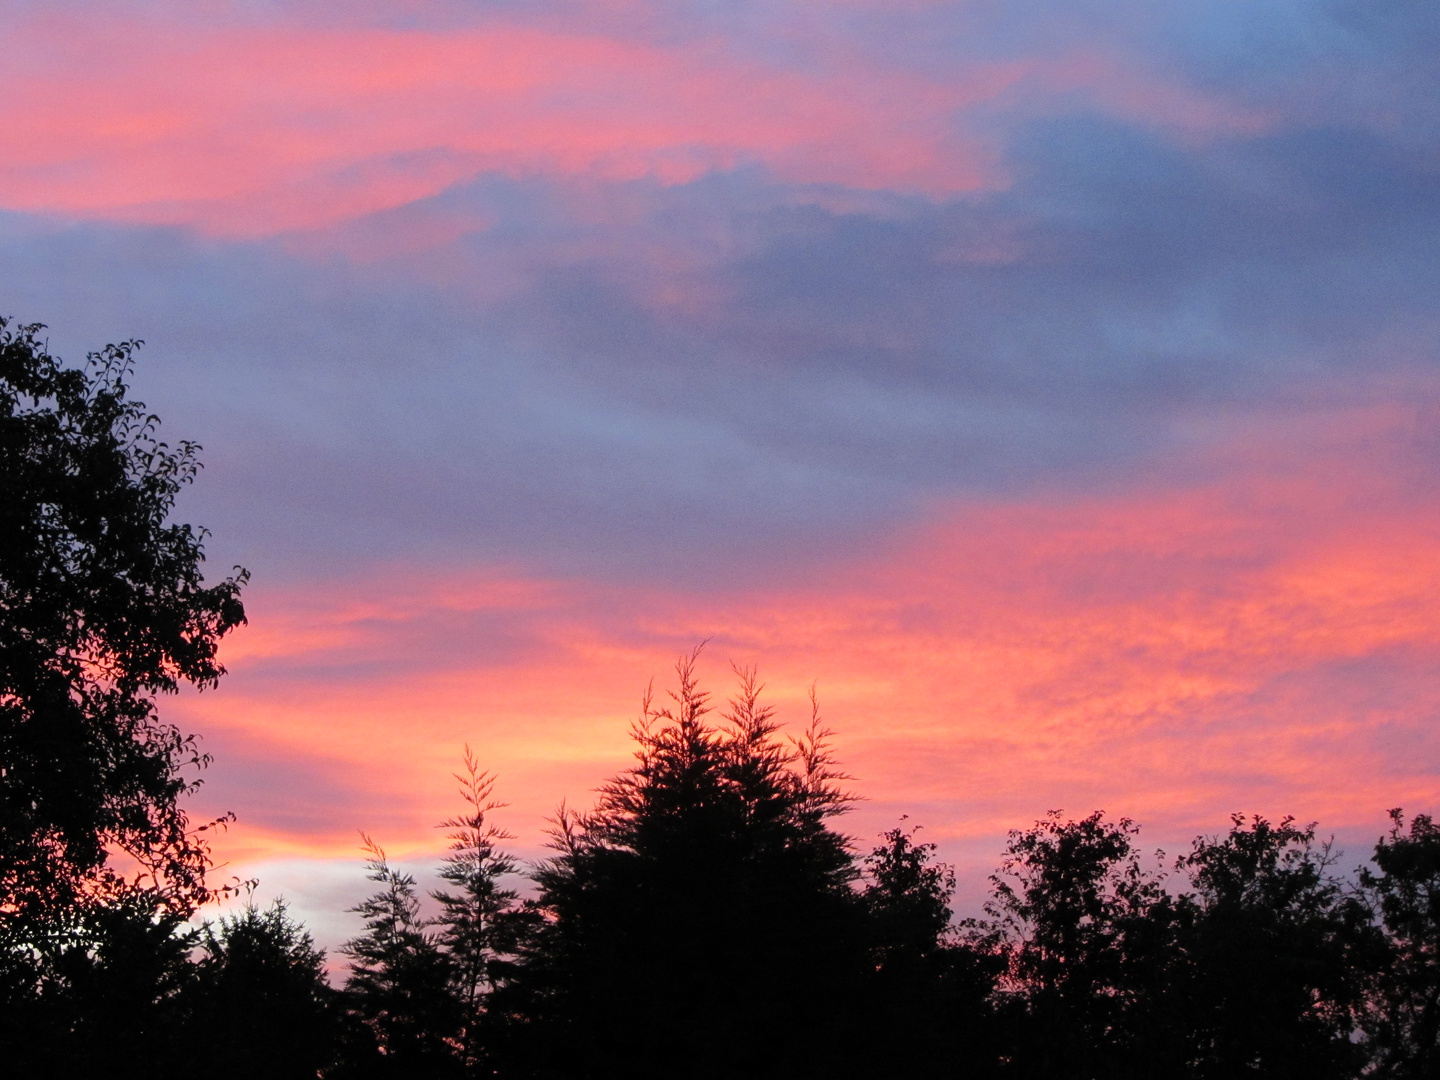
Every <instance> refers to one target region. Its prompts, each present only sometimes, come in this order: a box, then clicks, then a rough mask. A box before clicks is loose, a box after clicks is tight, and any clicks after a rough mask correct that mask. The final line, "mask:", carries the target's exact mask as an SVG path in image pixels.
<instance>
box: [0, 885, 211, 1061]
mask: <svg viewBox="0 0 1440 1080" xmlns="http://www.w3.org/2000/svg"><path fill="white" fill-rule="evenodd" d="M195 941H196V934H195V932H194V931H193V930H190V929H189V928H188V927H186V926H185V925H184V923H183V921H182V920H181V919H180V917H179V916H178V915H177V914H175V913H174V912H168V911H164V910H161V911H158V912H157V911H156V910H155V907H154V905H153V904H152V903H151V902H150V900H149V898H148V897H146V896H145V895H144V894H137V893H132V894H127V895H124V896H120V897H117V898H115V899H113V900H112V901H111V902H110V903H108V904H104V905H89V906H87V907H85V908H84V909H83V910H82V911H81V913H80V915H79V916H78V918H77V920H76V921H74V922H70V923H67V924H65V926H64V928H63V933H61V932H57V933H55V934H54V935H52V936H51V937H49V939H48V940H44V941H42V942H41V943H40V944H39V951H38V955H37V956H36V958H35V963H34V964H33V965H32V967H31V968H30V969H29V970H30V981H29V985H28V987H27V988H26V991H27V992H25V993H23V994H16V995H15V996H14V997H12V998H11V1000H10V1001H8V1002H7V1003H6V1007H5V1009H4V1010H3V1012H0V1016H3V1020H0V1022H3V1023H4V1024H5V1027H6V1028H7V1031H6V1034H7V1036H8V1038H7V1044H6V1046H5V1053H4V1059H3V1060H4V1067H5V1071H6V1072H7V1074H9V1075H14V1076H23V1077H26V1078H33V1080H49V1078H54V1080H71V1078H73V1077H76V1076H93V1075H106V1076H114V1077H117V1078H128V1077H140V1076H150V1075H153V1074H154V1072H156V1071H161V1072H164V1071H168V1070H170V1069H171V1068H173V1067H174V1066H176V1065H177V1064H178V1063H179V1062H180V1060H181V1057H182V1043H181V1039H180V1033H181V1030H182V1026H183V1016H184V1008H183V1002H184V995H185V992H186V989H187V987H188V985H189V983H190V981H191V979H192V978H193V975H194V968H193V966H192V965H191V963H190V961H189V953H190V950H191V948H192V947H193V946H194V944H195Z"/></svg>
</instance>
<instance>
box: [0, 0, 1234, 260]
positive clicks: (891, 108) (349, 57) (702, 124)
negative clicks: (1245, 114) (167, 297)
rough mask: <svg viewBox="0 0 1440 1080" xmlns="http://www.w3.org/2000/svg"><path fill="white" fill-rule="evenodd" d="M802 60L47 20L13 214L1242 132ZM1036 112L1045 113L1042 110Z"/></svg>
mask: <svg viewBox="0 0 1440 1080" xmlns="http://www.w3.org/2000/svg"><path fill="white" fill-rule="evenodd" d="M811 51H812V52H814V53H815V55H814V56H810V57H807V59H806V60H805V61H804V62H803V63H795V64H793V65H791V66H788V67H787V66H785V65H784V64H782V63H781V62H779V61H776V60H766V59H759V58H754V57H748V56H745V55H742V54H741V53H740V52H738V51H737V50H736V49H735V48H733V47H732V46H731V44H729V43H726V42H724V41H718V40H713V39H685V40H682V41H678V42H674V43H669V44H653V43H647V42H644V41H639V40H626V39H624V38H620V37H611V36H605V35H602V34H600V33H598V32H595V31H579V32H575V31H572V32H566V31H564V30H563V29H560V28H557V27H554V26H550V27H524V26H518V25H504V24H491V25H488V26H485V27H482V28H465V29H459V30H455V31H452V32H449V33H445V34H441V33H434V32H421V31H401V30H389V29H377V28H356V29H333V28H322V27H313V26H304V25H298V24H276V25H268V26H267V25H256V24H244V25H232V26H229V27H227V28H223V29H221V28H218V27H217V28H214V29H206V28H203V27H197V26H196V25H195V24H193V23H191V24H182V23H180V22H173V23H165V22H162V21H158V20H152V21H142V20H139V19H129V20H123V19H117V18H112V17H105V16H97V17H91V18H86V19H84V20H79V19H74V18H62V17H42V16H37V17H34V18H32V19H29V20H22V21H19V22H14V23H12V24H11V25H10V26H9V27H8V29H7V55H8V56H9V57H10V58H11V60H10V61H9V62H8V63H7V73H6V75H5V76H4V77H3V79H0V121H3V123H4V126H5V129H6V132H7V138H6V149H5V151H4V154H3V156H0V205H3V206H5V207H7V208H9V209H14V210H25V211H34V212H41V213H50V214H58V215H69V216H77V217H100V218H107V219H113V220H123V221H135V222H145V223H177V224H186V225H194V226H198V227H200V228H202V229H204V230H206V231H209V232H213V233H219V234H239V235H258V234H270V233H275V232H280V231H286V230H294V229H308V228H314V227H318V226H323V225H325V224H328V223H333V222H338V221H343V220H347V219H351V218H354V217H357V216H361V215H365V214H369V213H373V212H376V211H380V210H385V209H389V208H394V207H397V206H401V205H404V204H406V203H409V202H412V201H414V200H417V199H420V198H423V197H426V196H429V195H433V194H435V193H437V192H439V191H441V190H443V189H445V188H446V187H448V186H450V185H452V184H454V183H456V182H458V181H461V180H464V179H466V178H468V177H472V176H475V175H477V174H479V173H481V172H484V171H491V170H494V171H500V172H503V173H507V174H511V175H535V174H542V175H558V176H570V177H587V178H599V179H605V180H626V179H633V178H640V177H647V178H652V179H654V180H656V181H658V182H660V183H665V184H669V183H681V182H685V181H687V180H690V179H693V178H695V177H696V176H699V175H701V174H704V173H706V172H709V171H713V170H725V169H732V168H735V167H738V166H741V165H744V164H749V163H754V164H758V165H761V166H763V167H765V168H767V169H769V170H770V171H771V172H772V173H774V174H775V175H777V176H778V177H780V178H782V179H784V180H787V181H791V182H795V183H800V184H831V185H844V186H849V187H853V188H858V189H892V190H899V191H906V192H918V193H923V194H927V195H931V196H935V197H946V196H952V195H956V194H959V193H964V192H971V191H976V190H979V189H982V188H985V187H988V186H994V185H996V184H1000V183H1003V182H1004V176H1003V170H1002V169H1001V167H1000V164H999V161H998V158H997V151H996V147H995V146H994V144H993V140H991V139H988V138H981V137H979V136H977V135H975V134H973V133H967V129H966V126H965V125H966V121H965V117H966V115H968V114H969V113H970V112H973V111H974V110H976V109H984V108H991V107H1000V106H1003V105H1005V103H1007V102H1009V103H1010V104H1011V105H1013V104H1014V103H1015V102H1017V101H1022V100H1023V101H1034V100H1036V99H1037V98H1038V99H1040V100H1049V99H1051V98H1054V97H1056V96H1057V95H1059V96H1060V97H1062V98H1063V97H1065V96H1066V95H1069V94H1072V93H1074V92H1076V91H1077V90H1079V89H1085V88H1092V89H1093V90H1094V91H1095V94H1097V95H1098V97H1099V99H1100V100H1102V101H1103V102H1109V103H1110V104H1111V105H1112V106H1113V107H1115V108H1118V109H1120V111H1122V112H1125V113H1127V114H1134V115H1139V114H1146V115H1148V116H1150V117H1152V118H1154V119H1156V120H1157V122H1160V123H1164V124H1176V125H1179V126H1180V127H1182V128H1186V129H1189V128H1196V127H1198V128H1203V129H1206V130H1208V129H1212V128H1216V127H1219V128H1224V127H1226V126H1227V125H1230V126H1233V123H1232V121H1233V120H1234V118H1231V117H1229V116H1228V114H1226V113H1225V110H1224V109H1222V108H1221V107H1219V106H1217V105H1215V104H1214V103H1211V102H1208V101H1207V100H1204V99H1202V98H1200V97H1199V96H1198V95H1196V94H1195V93H1193V92H1190V91H1186V90H1183V89H1181V88H1177V87H1166V86H1161V85H1159V84H1157V83H1155V81H1154V80H1148V81H1147V80H1144V79H1139V78H1138V77H1133V76H1131V75H1127V74H1126V72H1125V70H1123V69H1122V68H1120V67H1117V65H1115V64H1113V63H1108V62H1105V61H1102V60H1099V59H1096V58H1095V57H1094V56H1091V55H1089V54H1078V53H1077V54H1076V55H1075V56H1071V57H1066V58H1060V59H1058V60H1056V59H1050V60H1044V61H1041V60H1033V61H1032V60H1025V61H1004V62H989V63H981V62H973V61H972V62H968V63H965V64H963V65H960V66H958V67H957V69H956V70H955V71H953V72H952V73H950V74H949V75H948V76H947V77H946V78H944V79H943V80H940V79H937V78H935V77H925V76H922V75H919V74H915V73H909V72H905V71H903V70H898V69H894V68H882V67H878V66H877V65H876V64H874V63H873V62H871V61H868V60H866V59H865V57H864V56H862V55H860V54H859V53H858V52H856V50H854V49H849V48H845V47H843V46H840V45H837V44H835V43H834V42H833V41H830V40H829V39H825V40H817V41H816V42H815V43H813V48H812V50H811ZM1031 107H1032V106H1030V105H1027V106H1026V109H1029V108H1031Z"/></svg>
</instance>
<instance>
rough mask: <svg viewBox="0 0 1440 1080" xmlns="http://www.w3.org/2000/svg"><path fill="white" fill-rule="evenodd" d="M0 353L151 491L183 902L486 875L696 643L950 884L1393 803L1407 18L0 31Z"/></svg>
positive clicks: (1413, 306)
mask: <svg viewBox="0 0 1440 1080" xmlns="http://www.w3.org/2000/svg"><path fill="white" fill-rule="evenodd" d="M0 42H3V50H0V56H3V59H0V130H3V131H4V133H5V136H4V140H3V146H0V314H6V315H11V316H14V317H15V318H17V319H19V320H21V321H25V322H29V321H40V322H44V323H47V324H49V326H50V327H51V330H50V341H51V347H52V350H53V351H55V352H56V353H58V354H59V355H61V356H63V357H66V358H67V359H71V360H74V361H79V360H80V359H82V358H83V356H84V354H85V352H86V351H87V350H88V349H91V348H96V347H98V346H99V345H102V344H104V343H105V342H107V341H113V340H118V339H121V338H129V337H138V338H143V339H145V341H146V346H145V348H144V349H143V351H142V353H141V355H140V363H139V367H138V369H137V371H136V375H135V386H136V393H137V395H138V396H139V397H141V398H142V399H143V400H145V401H146V402H147V403H148V404H149V405H150V407H151V408H152V409H153V410H154V411H156V412H157V413H159V415H160V416H161V417H162V418H163V419H164V425H165V426H164V434H165V435H166V436H167V437H169V438H171V439H180V438H192V439H195V440H197V441H199V442H200V443H202V444H203V445H204V448H205V450H204V454H203V458H204V461H205V465H206V468H205V471H204V473H203V475H202V477H201V479H200V481H199V482H198V483H197V484H196V485H195V487H194V488H193V489H191V490H190V491H188V492H187V493H186V495H185V496H184V497H183V502H182V504H181V508H180V516H181V517H183V518H184V519H185V520H188V521H194V522H196V523H197V524H203V525H205V526H207V527H208V528H209V529H211V531H212V533H213V536H212V538H211V540H210V541H209V547H208V550H209V554H210V566H211V567H212V568H213V570H214V571H215V572H216V573H217V574H221V573H224V572H225V571H226V569H227V568H228V567H229V566H231V565H232V564H236V563H239V564H243V565H244V566H246V567H248V568H249V569H250V570H251V572H252V574H253V575H254V581H253V585H252V586H251V588H250V589H249V591H248V593H247V597H246V599H247V608H248V611H249V615H250V626H249V627H248V628H246V629H244V630H242V631H240V632H238V633H236V634H235V635H234V636H233V638H231V639H229V641H228V643H227V647H226V650H225V659H226V663H227V665H228V667H229V669H230V674H229V676H228V677H227V678H226V679H225V680H224V682H223V683H222V684H221V687H220V689H218V690H217V691H215V692H213V693H212V692H207V693H205V694H200V695H197V694H193V693H189V694H184V695H182V696H181V697H179V698H178V699H174V700H169V701H166V702H164V703H163V714H164V715H165V716H167V717H168V718H170V719H172V720H174V721H175V722H177V723H179V724H180V725H181V726H182V727H184V728H186V729H187V730H194V731H197V732H199V733H201V735H202V736H203V738H204V746H205V748H206V749H207V750H208V751H209V752H211V753H212V754H213V755H214V756H215V762H214V764H213V765H212V767H211V768H210V769H209V771H208V773H207V778H206V784H205V787H204V789H203V791H202V792H201V794H200V795H199V796H198V797H197V799H196V802H195V808H196V813H197V814H200V813H218V812H220V811H224V810H233V811H234V812H235V813H236V814H237V815H238V818H239V820H238V823H237V824H236V825H235V826H234V827H233V829H232V830H231V832H230V833H229V834H228V836H226V837H225V838H224V840H223V841H222V844H221V853H222V855H223V857H224V859H225V860H226V861H227V866H226V867H225V869H224V870H223V872H222V876H229V875H230V874H232V873H233V874H238V875H240V876H251V875H255V876H258V877H259V878H260V880H261V887H260V896H261V898H262V899H263V898H268V897H270V896H273V895H276V894H280V893H283V894H284V895H286V896H287V897H289V898H290V899H291V901H292V902H293V903H294V905H295V906H296V908H297V909H298V910H299V911H300V913H301V914H302V915H303V916H304V917H305V918H306V919H307V920H308V921H310V923H311V924H312V925H313V926H314V927H315V928H316V930H317V935H318V936H319V937H320V939H321V941H322V943H324V944H327V945H330V946H333V945H334V944H336V943H337V942H338V941H340V940H342V939H343V938H344V937H345V936H347V935H348V934H350V933H352V932H354V931H355V929H356V928H358V925H359V924H358V920H357V919H356V918H355V917H353V916H346V915H344V914H343V908H344V907H346V906H347V905H349V904H351V903H354V902H355V900H356V899H357V898H358V897H359V896H360V895H362V894H363V893H364V892H365V891H366V883H365V881H364V878H363V867H362V865H361V856H360V853H359V850H358V835H357V831H358V830H361V829H363V830H365V831H367V832H369V833H371V834H372V835H373V836H374V837H375V839H376V840H377V841H378V842H380V843H381V844H382V845H383V846H385V847H386V849H387V850H388V851H390V852H391V853H392V854H393V855H394V856H396V858H397V860H398V861H400V862H401V863H403V864H404V865H406V866H414V867H415V868H417V869H419V868H423V867H425V866H427V865H430V864H432V863H433V862H434V859H435V858H436V855H437V853H438V851H439V850H440V849H441V848H442V847H443V840H442V839H441V837H440V834H439V833H438V832H437V831H436V829H435V828H434V825H435V823H436V822H438V821H439V820H441V819H442V818H444V817H446V816H448V815H449V814H451V813H452V812H454V811H455V810H456V809H457V808H458V807H457V802H456V799H455V798H454V791H453V789H454V785H453V784H452V783H451V782H450V780H449V774H450V772H451V771H452V770H453V769H454V768H456V767H457V766H458V763H459V758H460V756H461V753H462V748H463V746H464V745H465V744H467V743H468V744H469V745H470V746H471V747H472V748H473V749H474V750H475V752H476V753H477V755H478V756H479V757H480V759H481V761H482V762H483V763H484V764H485V765H486V766H487V767H489V768H490V769H491V770H492V771H493V772H495V773H496V774H498V777H499V781H498V787H497V792H498V794H499V795H500V796H501V797H503V798H505V799H506V800H508V801H509V802H510V803H511V804H512V805H511V807H510V809H509V810H507V811H505V812H504V814H503V815H502V818H501V820H502V823H503V824H506V825H508V826H509V827H510V828H511V829H512V830H513V831H514V832H515V833H517V834H518V837H517V840H516V842H515V847H516V849H517V850H519V851H520V852H521V853H522V854H524V855H526V856H527V857H538V856H540V855H542V854H543V846H542V845H543V843H544V838H545V829H546V819H547V817H548V816H549V815H551V814H552V813H553V812H554V809H555V807H556V805H557V804H558V803H559V802H560V800H561V799H562V798H563V799H566V800H568V801H569V803H570V804H571V805H578V806H584V805H586V804H587V803H588V801H589V799H590V792H591V791H592V790H593V788H594V787H595V786H596V785H597V784H599V783H600V782H601V781H602V780H603V779H604V778H605V777H606V776H607V775H608V774H610V773H612V772H614V771H615V770H617V769H619V768H621V767H623V766H624V765H625V763H626V762H627V760H628V754H629V747H628V742H627V728H628V725H629V722H630V720H631V719H632V718H633V716H634V715H635V713H636V710H637V707H638V702H639V698H640V695H641V692H642V691H643V690H644V688H645V686H646V684H647V682H648V681H649V680H650V679H651V678H652V677H654V678H655V679H656V686H657V688H663V687H664V686H665V685H666V675H667V672H668V669H669V668H670V666H671V665H672V664H673V662H674V659H675V657H676V656H677V655H678V654H680V653H682V652H686V651H688V650H689V649H691V648H692V647H693V646H694V645H695V644H696V643H697V642H699V641H701V640H707V639H708V642H709V644H708V645H707V646H706V648H705V651H704V653H703V660H702V664H701V669H702V672H703V673H704V675H705V677H706V680H707V682H708V683H709V685H710V686H711V688H712V689H713V690H715V691H716V692H717V694H719V695H722V696H723V694H724V693H725V692H728V690H729V689H730V687H731V679H730V676H729V667H730V664H731V663H732V662H733V663H737V664H742V665H749V664H755V665H758V666H759V668H760V672H761V676H762V679H764V680H765V681H766V682H767V683H768V685H769V687H770V696H771V698H772V700H773V701H774V702H775V703H776V704H777V705H778V706H779V708H780V710H781V714H782V717H788V718H790V719H791V720H793V721H795V722H796V723H800V722H803V720H804V719H805V718H806V715H807V712H808V703H807V702H806V695H807V694H808V692H809V688H810V686H811V685H812V683H813V684H815V686H816V688H817V693H818V696H819V700H820V704H821V707H822V710H823V712H824V714H825V717H826V719H827V720H828V722H829V723H830V725H831V726H832V727H833V728H834V729H835V732H836V748H837V750H838V753H839V755H840V757H841V758H842V760H843V762H844V764H845V766H846V769H847V771H848V772H849V773H851V774H853V776H854V777H855V780H854V781H853V785H852V786H853V788H854V790H855V791H856V792H857V793H858V794H860V795H862V796H863V797H864V801H863V802H861V803H860V804H859V805H858V806H857V808H856V809H855V811H854V812H853V814H852V815H851V817H850V818H849V819H848V821H847V822H846V828H847V829H848V831H849V832H851V833H852V834H853V835H855V836H857V837H858V838H859V840H860V846H861V847H865V846H868V844H869V842H870V840H871V839H873V838H874V836H875V835H876V834H877V833H878V832H880V831H881V830H883V829H885V828H888V827H890V826H891V825H892V824H894V823H895V821H896V820H898V819H899V817H900V816H901V815H902V814H908V815H910V820H911V822H915V823H920V824H922V825H923V826H924V829H925V832H924V833H923V834H922V835H923V837H924V838H926V839H931V840H934V841H936V842H938V843H939V844H940V845H941V848H942V851H943V853H944V855H945V857H947V858H948V859H950V860H951V861H953V862H955V863H957V864H958V865H959V866H960V867H961V868H962V870H963V871H964V872H965V873H967V874H969V875H970V880H969V881H967V882H966V884H964V885H963V886H962V890H961V897H960V904H961V906H962V908H964V907H966V906H967V905H968V907H969V908H973V907H974V905H975V903H976V900H977V898H978V897H979V895H980V893H981V892H982V891H983V888H984V882H983V878H984V875H985V874H986V873H988V872H989V869H990V868H991V867H992V866H993V865H994V863H995V862H996V859H997V857H998V853H999V851H1000V848H1001V845H1002V844H1003V841H1004V835H1005V832H1006V830H1008V829H1011V828H1014V827H1018V826H1023V825H1025V824H1027V823H1029V822H1030V821H1032V820H1033V819H1034V818H1036V817H1037V816H1039V815H1041V814H1043V813H1044V812H1045V811H1047V810H1050V809H1057V808H1058V809H1063V810H1065V811H1067V812H1070V813H1074V814H1076V815H1081V814H1085V813H1088V812H1089V811H1091V810H1093V809H1097V808H1102V809H1105V810H1106V811H1108V812H1110V813H1112V814H1114V815H1121V814H1128V815H1130V816H1133V817H1134V818H1136V819H1137V820H1139V821H1140V822H1141V823H1142V825H1144V827H1145V828H1144V832H1143V833H1142V841H1143V842H1144V843H1145V844H1146V845H1147V846H1155V845H1160V846H1164V847H1166V848H1167V849H1169V850H1171V851H1176V850H1178V849H1181V848H1183V847H1184V846H1185V845H1186V844H1187V842H1188V839H1189V838H1190V837H1192V836H1194V835H1195V834H1196V833H1199V832H1214V831H1217V830H1220V829H1223V827H1224V826H1225V825H1226V823H1227V817H1228V815H1229V814H1230V813H1232V812H1239V811H1244V812H1252V811H1258V812H1262V813H1265V814H1268V815H1271V816H1282V815H1285V814H1293V815H1295V816H1296V817H1297V818H1299V819H1301V820H1302V821H1311V820H1318V821H1319V822H1320V823H1321V828H1322V832H1324V833H1325V834H1327V835H1328V834H1330V833H1334V834H1336V835H1337V836H1338V837H1339V839H1340V841H1341V842H1342V843H1343V844H1344V845H1346V847H1347V850H1349V851H1350V852H1352V854H1353V857H1352V858H1350V860H1349V861H1350V863H1354V862H1358V861H1359V860H1360V859H1361V858H1362V857H1363V856H1364V854H1365V851H1366V848H1367V846H1368V845H1369V844H1371V843H1373V841H1374V839H1375V837H1376V836H1378V834H1379V833H1380V831H1381V829H1382V825H1383V822H1384V820H1385V811H1386V809H1387V808H1389V807H1392V806H1403V807H1405V808H1406V810H1407V811H1411V812H1416V811H1421V812H1423V811H1436V810H1440V732H1437V728H1436V721H1437V715H1440V503H1437V498H1436V496H1437V493H1440V6H1437V5H1436V4H1435V3H1434V2H1433V0H1383V2H1376V0H1328V2H1322V0H1063V2H1062V0H1034V2H1030V3H1019V2H1004V0H828V2H825V0H697V2H693V3H684V4H682V3H658V2H648V0H433V2H427V0H408V2H407V0H358V2H355V3H348V4H336V3H320V2H316V0H294V2H291V0H263V2H262V0H254V2H241V0H233V2H229V3H226V2H208V0H187V2H185V3H180V2H179V0H141V2H136V0H131V2H128V3H111V2H107V0H86V2H84V3H79V2H74V3H70V2H66V0H0Z"/></svg>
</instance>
